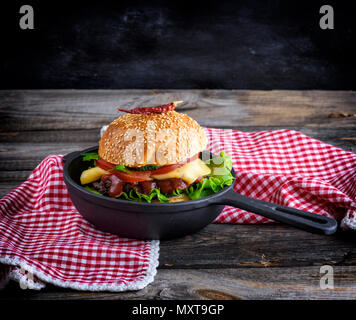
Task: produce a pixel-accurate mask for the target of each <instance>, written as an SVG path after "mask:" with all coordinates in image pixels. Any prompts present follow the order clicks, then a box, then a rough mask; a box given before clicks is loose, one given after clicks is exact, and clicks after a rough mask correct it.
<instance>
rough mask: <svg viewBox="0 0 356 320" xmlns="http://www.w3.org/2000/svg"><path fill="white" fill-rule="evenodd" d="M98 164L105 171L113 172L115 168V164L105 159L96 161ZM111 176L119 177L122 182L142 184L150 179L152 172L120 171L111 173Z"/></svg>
mask: <svg viewBox="0 0 356 320" xmlns="http://www.w3.org/2000/svg"><path fill="white" fill-rule="evenodd" d="M96 164H97V166H98V167H100V168H102V169H104V170H107V171H108V170H111V169H113V168H115V166H116V165H115V164H113V163H110V162H107V161H105V160H104V159H98V160H96ZM110 173H111V174H113V175H115V176H117V177H118V178H119V179H121V180H122V181H126V182H141V181H147V180H149V178H150V174H151V172H150V171H130V173H128V172H124V171H119V170H112V171H110Z"/></svg>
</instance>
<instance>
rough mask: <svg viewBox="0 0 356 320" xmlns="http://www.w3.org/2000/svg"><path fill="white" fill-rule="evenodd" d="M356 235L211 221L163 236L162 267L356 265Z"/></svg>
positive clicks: (270, 225)
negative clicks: (192, 229) (178, 234)
mask: <svg viewBox="0 0 356 320" xmlns="http://www.w3.org/2000/svg"><path fill="white" fill-rule="evenodd" d="M355 243H356V239H355V237H354V235H348V234H345V233H341V232H340V233H339V234H336V235H333V236H322V235H317V234H312V233H308V232H304V231H301V230H298V229H295V228H292V227H289V226H284V225H279V224H278V225H277V224H269V225H227V224H210V225H209V226H207V227H206V228H205V229H203V230H202V231H200V232H198V233H195V234H193V235H189V236H186V237H184V238H180V239H176V240H169V241H162V242H161V246H160V267H162V268H170V269H173V268H241V267H258V268H263V267H292V266H312V265H321V264H329V265H356V247H355Z"/></svg>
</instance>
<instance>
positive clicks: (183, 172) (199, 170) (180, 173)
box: [80, 159, 210, 184]
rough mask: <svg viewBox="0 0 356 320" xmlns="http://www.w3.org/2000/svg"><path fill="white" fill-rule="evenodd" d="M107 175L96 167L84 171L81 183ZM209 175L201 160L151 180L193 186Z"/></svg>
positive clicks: (158, 175) (153, 176) (157, 175)
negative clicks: (181, 181) (175, 181)
mask: <svg viewBox="0 0 356 320" xmlns="http://www.w3.org/2000/svg"><path fill="white" fill-rule="evenodd" d="M105 173H108V172H107V171H105V170H104V169H101V168H100V167H94V168H90V169H87V170H84V171H83V172H82V174H81V176H80V182H81V184H88V183H91V182H94V181H96V180H98V179H99V178H100V177H101V176H102V175H104V174H105ZM208 174H210V169H209V167H208V166H207V165H206V164H205V163H204V162H203V161H202V160H201V159H197V160H194V161H191V162H188V163H187V164H185V165H184V166H182V167H179V168H177V169H175V170H172V171H170V172H167V173H163V174H156V175H152V176H151V178H153V179H157V180H165V179H172V178H178V179H182V180H184V181H185V182H187V183H189V184H192V183H193V182H194V181H195V180H197V179H198V178H199V177H204V176H206V175H208Z"/></svg>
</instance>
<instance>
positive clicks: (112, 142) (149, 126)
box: [98, 111, 207, 167]
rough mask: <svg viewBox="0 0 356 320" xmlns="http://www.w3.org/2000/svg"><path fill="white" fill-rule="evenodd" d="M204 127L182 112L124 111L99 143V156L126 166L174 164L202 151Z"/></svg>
mask: <svg viewBox="0 0 356 320" xmlns="http://www.w3.org/2000/svg"><path fill="white" fill-rule="evenodd" d="M206 146H207V137H206V135H205V132H204V130H203V128H202V127H201V126H200V125H199V124H198V123H197V122H196V121H195V120H193V119H192V118H190V117H189V116H187V115H186V114H183V113H178V112H175V111H168V112H164V113H151V114H125V115H123V116H121V117H119V118H117V119H116V120H114V121H113V122H111V123H110V125H109V127H108V128H107V129H106V131H105V132H104V134H103V135H102V137H101V139H100V142H99V151H98V153H99V155H100V157H101V158H102V159H104V160H106V161H108V162H110V163H113V164H117V165H119V164H121V165H125V166H129V167H142V166H147V165H152V166H163V165H169V164H176V163H179V162H182V161H185V160H186V159H189V158H191V157H193V156H194V155H196V154H197V153H199V152H201V151H203V150H205V148H206Z"/></svg>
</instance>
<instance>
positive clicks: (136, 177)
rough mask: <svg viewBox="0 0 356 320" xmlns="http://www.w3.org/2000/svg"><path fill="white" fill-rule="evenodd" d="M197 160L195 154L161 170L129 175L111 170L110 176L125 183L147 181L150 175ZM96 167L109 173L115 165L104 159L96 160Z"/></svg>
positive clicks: (135, 172)
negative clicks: (112, 175)
mask: <svg viewBox="0 0 356 320" xmlns="http://www.w3.org/2000/svg"><path fill="white" fill-rule="evenodd" d="M198 158H199V153H197V154H196V155H195V156H193V157H191V158H189V159H187V160H185V161H183V162H180V163H177V164H169V165H167V166H163V167H161V168H158V169H156V170H151V171H150V170H147V171H134V170H131V171H130V173H128V172H124V171H119V170H112V171H110V173H111V174H114V175H115V176H117V177H118V178H119V179H121V180H122V181H125V182H141V181H147V180H149V179H150V176H151V175H159V174H164V173H167V172H170V171H173V170H175V169H177V168H179V167H182V166H184V165H185V164H186V163H188V162H191V161H194V160H196V159H198ZM96 165H97V166H98V167H100V168H102V169H104V170H106V171H109V170H111V169H113V168H115V166H116V165H115V164H113V163H110V162H107V161H105V160H104V159H101V158H99V159H97V160H96Z"/></svg>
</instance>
